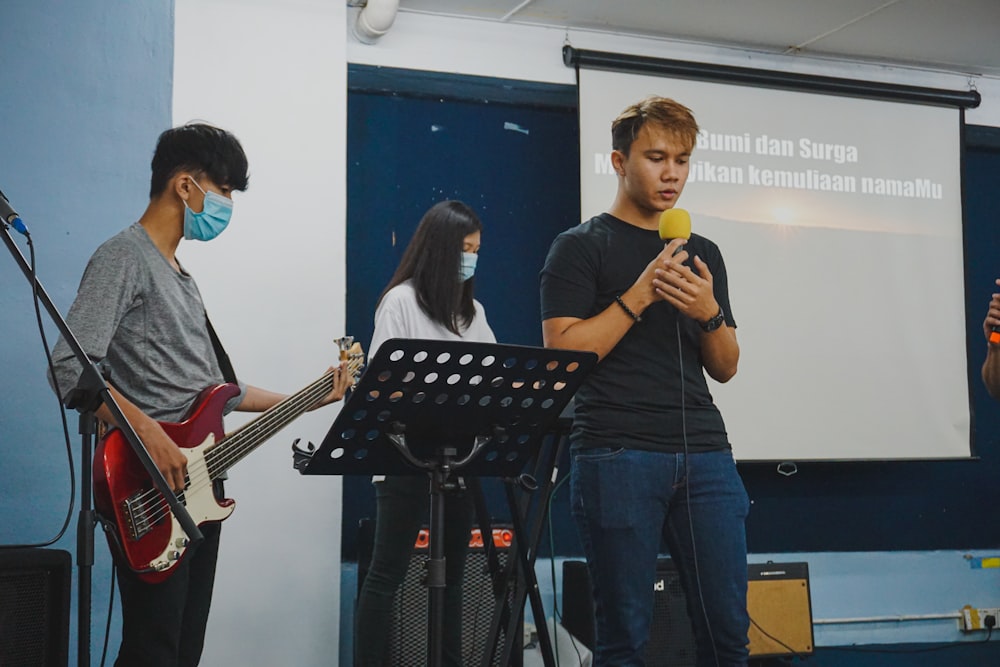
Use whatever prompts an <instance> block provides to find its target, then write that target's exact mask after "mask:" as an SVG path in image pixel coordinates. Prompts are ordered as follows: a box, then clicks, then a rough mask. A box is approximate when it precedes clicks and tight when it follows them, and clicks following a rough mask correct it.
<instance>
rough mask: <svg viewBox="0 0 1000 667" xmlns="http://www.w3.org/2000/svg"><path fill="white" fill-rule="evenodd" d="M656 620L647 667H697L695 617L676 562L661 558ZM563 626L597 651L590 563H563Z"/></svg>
mask: <svg viewBox="0 0 1000 667" xmlns="http://www.w3.org/2000/svg"><path fill="white" fill-rule="evenodd" d="M653 596H654V597H653V620H652V624H651V625H650V628H649V643H648V644H647V645H646V656H645V658H646V666H647V667H694V665H695V664H696V663H695V644H694V634H693V633H692V630H691V617H690V616H689V615H688V612H687V602H686V599H685V597H684V590H683V589H682V588H681V581H680V576H679V575H678V574H677V568H676V567H675V566H674V562H673V561H672V560H670V559H669V558H661V559H660V560H659V561H657V564H656V582H655V583H654V584H653ZM562 598H563V605H562V616H563V626H564V627H565V628H566V629H567V630H569V631H570V633H572V634H573V635H574V636H575V637H577V638H578V639H580V640H581V641H583V643H584V644H585V645H586V646H587V647H588V648H591V649H593V642H594V601H593V598H592V597H591V594H590V574H589V572H588V571H587V565H586V563H584V562H582V561H565V562H564V563H563V592H562Z"/></svg>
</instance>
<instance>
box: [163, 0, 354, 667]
mask: <svg viewBox="0 0 1000 667" xmlns="http://www.w3.org/2000/svg"><path fill="white" fill-rule="evenodd" d="M175 39H176V43H175V63H174V65H175V71H174V123H175V124H181V123H185V122H187V121H189V120H193V119H201V120H205V121H208V122H211V123H214V124H216V125H219V126H221V127H224V128H226V129H228V130H230V131H232V132H233V133H234V134H235V135H236V136H237V137H238V138H239V139H240V140H241V142H242V143H243V147H244V149H245V150H246V152H247V156H248V158H249V160H250V188H249V190H248V191H247V192H246V193H236V195H235V196H234V199H235V211H234V215H233V222H232V224H231V225H230V227H229V229H227V230H226V232H225V234H223V235H222V236H220V237H219V238H218V239H217V240H215V241H213V242H211V243H207V244H200V243H195V242H185V243H182V245H181V248H180V250H179V251H178V255H179V257H180V259H181V261H182V262H183V263H184V264H186V265H187V267H188V268H189V270H191V271H192V272H193V273H194V275H195V276H196V277H197V279H198V284H199V286H200V288H201V290H202V294H203V296H204V299H205V303H206V307H207V308H208V311H209V313H210V315H211V317H212V320H213V323H214V324H215V327H216V329H217V330H218V332H219V335H220V337H221V338H222V340H223V342H224V344H225V346H226V349H227V351H228V352H229V355H230V357H232V360H233V364H234V366H235V367H236V371H237V374H238V375H239V376H240V377H241V378H242V379H245V380H247V381H249V382H250V383H251V384H255V385H258V386H262V387H265V388H267V389H272V390H275V391H282V392H292V391H296V390H298V389H300V388H302V387H303V386H305V385H306V384H307V383H308V382H310V381H312V380H313V379H315V378H316V377H318V376H319V375H320V374H321V373H322V372H323V371H324V370H325V369H326V368H327V367H328V366H329V365H331V364H332V363H334V360H335V359H336V347H335V346H334V345H333V343H332V342H331V341H332V339H333V338H335V337H337V336H340V335H342V334H343V333H344V331H343V328H344V304H345V284H346V283H345V270H344V261H345V258H344V234H345V232H344V224H345V223H344V217H345V204H344V202H345V185H344V183H345V172H344V170H345V131H346V113H345V104H346V66H345V53H344V43H345V39H346V38H345V9H344V3H342V2H339V3H338V2H329V0H283V1H282V2H273V1H270V0H176V34H175ZM336 410H337V408H335V407H328V408H324V409H322V410H319V411H316V412H314V413H309V414H307V415H305V416H304V417H302V418H301V419H299V420H298V421H296V422H295V423H293V424H292V425H291V426H289V427H287V428H286V429H285V430H283V431H282V432H281V433H279V434H278V435H277V436H276V437H274V438H273V439H272V440H270V441H269V442H268V443H266V444H265V445H264V446H263V447H262V448H261V449H260V450H258V451H257V452H255V453H254V454H253V455H252V456H251V457H249V458H248V459H247V460H245V461H243V462H242V463H241V464H240V465H238V466H237V467H235V468H234V470H233V471H232V472H231V480H230V482H229V484H228V489H227V490H228V495H230V496H231V497H233V498H235V499H236V502H237V509H236V513H235V514H234V515H233V516H232V517H231V518H230V519H229V520H228V521H226V523H225V524H224V526H223V539H222V549H221V554H220V557H219V573H218V578H217V582H216V588H215V597H214V603H213V607H212V615H211V619H210V621H209V630H208V640H207V643H206V647H205V656H204V660H203V662H202V664H203V665H206V666H207V667H214V666H219V667H228V666H230V665H249V666H255V665H299V666H308V665H330V664H335V663H336V660H335V658H333V657H332V656H336V655H337V639H338V637H337V633H336V632H335V631H333V630H332V629H334V628H337V627H338V624H339V604H338V600H339V597H340V531H341V528H340V520H341V519H340V494H341V483H340V478H339V477H303V476H301V475H300V474H299V473H298V472H296V471H294V470H293V469H292V458H291V449H290V446H289V445H290V443H291V441H292V440H293V439H294V438H296V437H301V438H303V440H312V441H313V442H315V443H317V444H319V443H320V442H321V441H322V439H323V436H324V434H325V433H326V429H327V427H328V426H329V424H330V423H331V422H332V421H333V419H334V417H335V415H336ZM245 419H246V415H242V414H236V415H232V416H231V417H230V418H229V420H227V428H228V429H231V428H232V427H233V426H235V425H237V424H238V423H240V422H241V421H243V420H245Z"/></svg>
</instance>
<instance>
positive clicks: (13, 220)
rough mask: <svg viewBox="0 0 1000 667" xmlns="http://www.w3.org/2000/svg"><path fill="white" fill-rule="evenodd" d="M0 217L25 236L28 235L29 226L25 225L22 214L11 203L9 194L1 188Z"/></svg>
mask: <svg viewBox="0 0 1000 667" xmlns="http://www.w3.org/2000/svg"><path fill="white" fill-rule="evenodd" d="M0 219H3V221H4V222H5V223H7V224H8V225H10V226H11V227H13V228H14V229H16V230H17V231H18V232H20V233H21V234H24V235H25V236H27V235H28V228H27V227H25V226H24V222H23V221H22V220H21V216H19V215H18V214H17V211H15V210H14V209H13V208H12V207H11V205H10V202H9V201H7V195H5V194H4V193H3V190H0Z"/></svg>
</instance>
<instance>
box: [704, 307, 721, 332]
mask: <svg viewBox="0 0 1000 667" xmlns="http://www.w3.org/2000/svg"><path fill="white" fill-rule="evenodd" d="M725 321H726V314H725V313H723V312H722V306H719V314H718V315H716V316H715V317H713V318H712V319H710V320H708V321H707V322H698V326H700V327H701V330H702V331H705V332H709V331H715V330H716V329H718V328H719V327H721V326H722V323H723V322H725Z"/></svg>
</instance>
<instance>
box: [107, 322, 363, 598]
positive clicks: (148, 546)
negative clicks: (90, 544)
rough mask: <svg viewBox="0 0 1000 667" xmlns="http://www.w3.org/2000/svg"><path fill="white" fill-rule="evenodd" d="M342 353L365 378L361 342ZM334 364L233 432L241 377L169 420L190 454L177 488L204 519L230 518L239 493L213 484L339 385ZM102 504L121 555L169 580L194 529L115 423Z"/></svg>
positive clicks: (152, 576)
mask: <svg viewBox="0 0 1000 667" xmlns="http://www.w3.org/2000/svg"><path fill="white" fill-rule="evenodd" d="M337 342H338V344H340V346H341V353H340V356H341V359H342V360H346V361H347V363H348V369H349V371H350V372H351V373H352V374H353V375H354V376H355V379H357V376H358V374H359V373H360V370H361V367H362V365H363V364H364V353H363V352H362V350H361V346H360V345H359V344H357V343H354V342H353V340H352V339H351V338H341V339H338V341H337ZM333 383H334V371H333V370H330V371H327V372H326V373H324V374H323V375H322V377H320V378H319V379H317V380H315V381H314V382H312V383H311V384H309V385H308V386H307V387H305V388H304V389H302V390H301V391H298V392H296V393H295V394H292V395H291V396H289V397H288V398H286V399H284V400H283V401H281V402H280V403H278V404H277V405H275V406H274V407H272V408H270V409H269V410H267V411H266V412H263V413H261V414H260V415H259V416H257V417H256V418H254V419H253V420H251V421H249V422H247V423H246V424H244V425H243V426H241V427H239V428H238V429H236V430H235V431H233V432H232V433H229V434H226V433H225V432H224V430H223V423H222V415H223V409H224V407H225V404H226V402H227V401H228V400H229V399H231V398H232V397H234V396H236V395H237V394H238V393H239V387H237V386H236V385H234V384H221V385H217V386H214V387H209V388H208V389H205V390H204V391H203V392H202V393H201V394H200V395H199V396H198V399H197V400H196V401H195V406H194V408H193V409H192V410H191V413H190V414H189V416H188V417H187V419H185V420H184V421H182V422H180V423H176V424H174V423H161V425H162V426H163V430H164V431H166V433H167V435H169V436H170V438H171V439H172V440H173V441H174V442H175V443H177V446H178V447H180V448H181V451H182V452H183V453H184V455H185V456H187V459H188V463H187V478H186V483H185V485H184V490H183V491H182V492H181V493H179V494H177V497H178V499H179V500H180V501H181V502H182V503H183V504H184V506H185V508H186V509H187V511H188V512H189V513H190V514H191V518H192V519H193V520H194V522H195V523H196V524H198V525H201V524H203V523H206V522H208V521H222V520H224V519H226V518H228V517H229V515H230V514H232V513H233V510H234V509H235V508H236V503H235V501H233V500H232V499H229V498H226V499H223V500H217V499H216V498H215V495H214V494H213V483H214V482H215V480H216V479H218V478H219V477H220V476H221V475H222V474H223V473H224V472H226V471H227V470H229V468H231V467H232V466H233V465H235V464H236V463H237V462H238V461H241V460H243V458H244V457H245V456H247V455H248V454H250V452H252V451H254V450H255V449H257V447H259V446H260V445H262V444H263V443H264V441H266V440H267V439H268V438H270V437H271V436H272V435H274V434H275V433H277V432H278V431H279V430H281V429H282V428H284V427H285V426H287V425H288V424H289V423H291V422H292V421H293V420H294V419H295V418H297V417H298V416H299V415H301V414H302V413H304V412H306V411H307V410H309V409H310V408H312V407H313V406H315V405H316V403H317V402H318V401H319V400H320V399H322V398H323V397H324V396H326V395H327V394H329V393H330V391H331V390H332V389H333ZM94 507H95V508H96V509H97V511H98V512H99V513H100V514H101V516H102V518H103V519H104V520H105V523H106V524H107V522H110V523H112V524H113V528H114V530H113V531H111V527H107V530H108V531H109V533H113V534H109V536H108V538H109V541H110V542H111V543H112V545H113V547H114V549H113V550H114V551H115V552H117V555H118V556H120V557H121V558H123V559H124V561H125V564H126V565H127V566H128V567H129V568H130V569H131V570H133V571H134V572H136V573H137V574H138V575H139V577H140V578H141V579H142V580H144V581H146V582H148V583H158V582H160V581H163V580H165V579H167V578H168V577H169V576H170V575H171V574H172V573H173V571H174V568H175V566H176V565H177V564H178V563H180V561H181V559H182V558H183V557H184V553H185V551H186V549H187V546H188V540H187V536H186V534H185V533H184V530H183V529H182V528H181V526H180V523H178V521H177V519H176V518H175V517H174V515H173V513H172V512H171V511H170V507H169V506H168V505H167V501H166V500H165V499H164V498H163V495H162V494H161V493H160V492H159V490H157V489H156V488H155V487H154V486H153V482H152V480H151V479H150V477H149V475H148V474H147V472H146V469H145V468H144V467H143V465H142V463H141V462H140V461H139V459H138V457H136V455H135V453H134V452H133V451H132V447H131V445H129V443H128V440H127V439H126V438H125V436H124V435H123V434H122V432H121V431H120V430H118V429H113V430H111V431H109V432H108V433H107V435H105V436H104V438H102V439H101V440H100V442H98V444H97V448H96V450H95V452H94Z"/></svg>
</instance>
